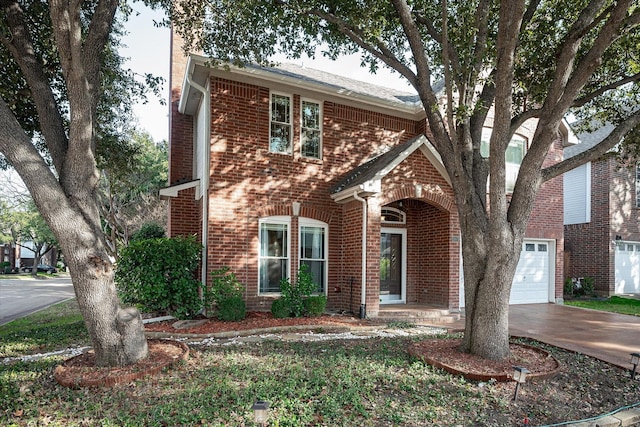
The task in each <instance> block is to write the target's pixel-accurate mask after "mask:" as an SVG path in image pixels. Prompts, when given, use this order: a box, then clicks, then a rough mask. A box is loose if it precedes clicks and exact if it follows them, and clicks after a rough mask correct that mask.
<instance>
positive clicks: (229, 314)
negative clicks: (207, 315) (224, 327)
mask: <svg viewBox="0 0 640 427" xmlns="http://www.w3.org/2000/svg"><path fill="white" fill-rule="evenodd" d="M216 307H217V311H218V319H220V320H224V321H227V322H238V321H240V320H242V319H244V318H245V317H247V306H246V303H245V302H244V299H243V298H242V297H229V298H226V299H223V300H221V301H220V302H218V303H217V305H216Z"/></svg>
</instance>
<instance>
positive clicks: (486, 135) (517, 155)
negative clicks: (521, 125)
mask: <svg viewBox="0 0 640 427" xmlns="http://www.w3.org/2000/svg"><path fill="white" fill-rule="evenodd" d="M490 138H491V129H487V128H484V129H483V130H482V141H481V143H480V154H481V155H482V157H485V158H488V157H489V140H490ZM526 150H527V141H526V140H525V139H524V138H523V137H521V136H519V135H514V136H513V138H511V141H509V145H508V146H507V149H506V151H505V153H504V159H505V173H506V176H505V180H506V182H505V187H506V190H507V192H508V193H511V192H513V188H514V187H515V185H516V179H518V172H519V171H520V165H521V164H522V160H523V159H524V155H525V153H526Z"/></svg>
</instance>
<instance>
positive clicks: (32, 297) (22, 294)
mask: <svg viewBox="0 0 640 427" xmlns="http://www.w3.org/2000/svg"><path fill="white" fill-rule="evenodd" d="M74 297H75V292H74V290H73V285H72V284H71V279H70V278H69V277H68V276H66V277H65V276H63V277H55V278H46V279H31V278H29V279H27V278H20V279H2V280H0V325H4V324H5V323H9V322H11V321H12V320H14V319H17V318H20V317H24V316H26V315H28V314H31V313H33V312H36V311H39V310H42V309H44V308H47V307H49V306H50V305H53V304H55V303H57V302H61V301H64V300H67V299H70V298H74Z"/></svg>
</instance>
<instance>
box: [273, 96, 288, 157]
mask: <svg viewBox="0 0 640 427" xmlns="http://www.w3.org/2000/svg"><path fill="white" fill-rule="evenodd" d="M274 96H279V97H283V98H288V99H289V111H288V114H289V121H288V122H280V121H275V120H273V98H274ZM274 124H277V125H280V126H288V127H289V149H288V150H286V151H283V150H275V149H273V144H272V141H271V139H272V132H271V129H272V126H273V125H274ZM269 152H270V153H275V154H288V155H292V154H293V96H292V95H291V94H289V93H283V92H271V93H269Z"/></svg>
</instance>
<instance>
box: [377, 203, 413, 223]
mask: <svg viewBox="0 0 640 427" xmlns="http://www.w3.org/2000/svg"><path fill="white" fill-rule="evenodd" d="M380 220H381V222H382V223H383V224H406V223H407V216H406V214H405V213H404V212H402V211H401V210H400V209H396V208H391V207H386V208H382V209H381V210H380Z"/></svg>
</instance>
